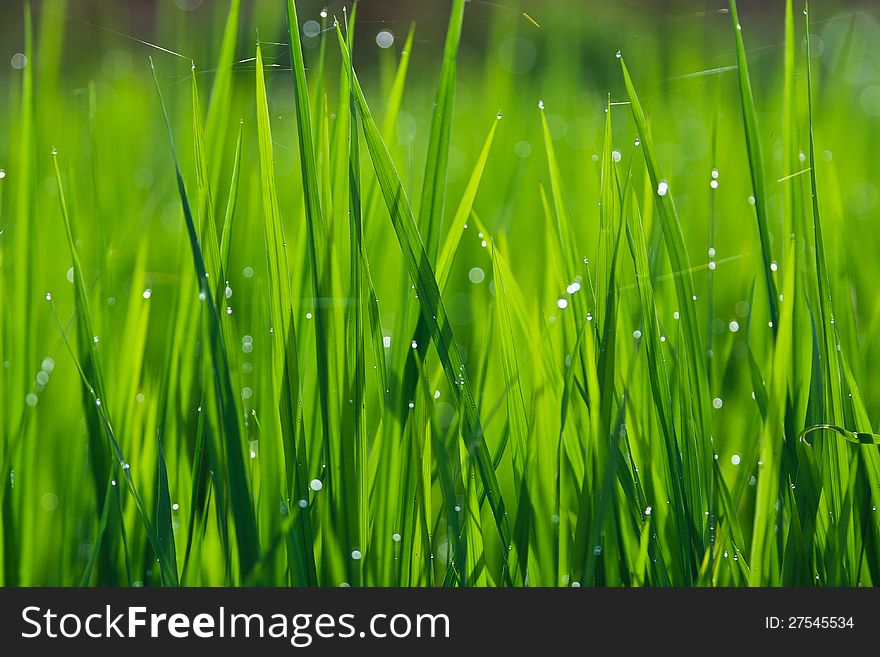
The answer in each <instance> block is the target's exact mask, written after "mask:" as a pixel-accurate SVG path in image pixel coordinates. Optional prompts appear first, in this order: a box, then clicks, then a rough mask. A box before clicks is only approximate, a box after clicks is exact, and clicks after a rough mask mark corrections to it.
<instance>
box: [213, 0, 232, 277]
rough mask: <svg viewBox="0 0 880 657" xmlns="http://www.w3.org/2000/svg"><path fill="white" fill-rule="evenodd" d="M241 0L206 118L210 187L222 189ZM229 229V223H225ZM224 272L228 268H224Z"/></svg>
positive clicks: (222, 51)
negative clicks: (221, 176)
mask: <svg viewBox="0 0 880 657" xmlns="http://www.w3.org/2000/svg"><path fill="white" fill-rule="evenodd" d="M240 13H241V0H231V2H230V3H229V13H228V14H227V15H226V26H225V27H224V28H223V38H222V40H221V41H220V51H219V53H218V55H217V66H216V69H215V74H214V86H213V87H212V88H211V98H210V100H209V102H208V116H207V119H206V120H205V141H206V143H207V145H208V156H209V159H208V161H209V162H210V163H211V167H210V168H211V178H210V188H211V189H213V190H217V189H219V186H220V173H221V170H222V167H221V163H222V162H223V149H224V147H225V145H226V135H227V132H228V131H229V113H230V109H231V107H232V88H233V84H232V73H233V67H234V66H235V46H236V42H237V41H238V24H239V14H240ZM223 230H224V231H225V230H226V224H225V223H224V224H223ZM224 271H226V270H225V269H224Z"/></svg>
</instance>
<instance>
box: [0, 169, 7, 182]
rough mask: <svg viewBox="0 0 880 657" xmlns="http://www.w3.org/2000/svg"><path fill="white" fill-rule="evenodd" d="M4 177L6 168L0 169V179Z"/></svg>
mask: <svg viewBox="0 0 880 657" xmlns="http://www.w3.org/2000/svg"><path fill="white" fill-rule="evenodd" d="M5 177H6V170H5V169H0V180H3V179H4V178H5Z"/></svg>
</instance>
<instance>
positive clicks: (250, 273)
mask: <svg viewBox="0 0 880 657" xmlns="http://www.w3.org/2000/svg"><path fill="white" fill-rule="evenodd" d="M241 275H242V276H244V277H245V278H253V277H254V268H253V267H245V268H244V269H242V270H241Z"/></svg>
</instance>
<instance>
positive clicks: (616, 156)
mask: <svg viewBox="0 0 880 657" xmlns="http://www.w3.org/2000/svg"><path fill="white" fill-rule="evenodd" d="M622 158H623V155H621V153H620V151H619V150H617V149H615V150H613V151H611V159H612V160H613V161H614V162H620V160H621V159H622Z"/></svg>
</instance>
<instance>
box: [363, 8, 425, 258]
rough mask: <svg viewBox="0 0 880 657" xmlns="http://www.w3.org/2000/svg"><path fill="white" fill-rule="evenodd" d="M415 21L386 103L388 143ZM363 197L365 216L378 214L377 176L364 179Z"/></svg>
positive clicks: (384, 124) (384, 126) (384, 122)
mask: <svg viewBox="0 0 880 657" xmlns="http://www.w3.org/2000/svg"><path fill="white" fill-rule="evenodd" d="M415 32H416V26H415V23H412V24H410V26H409V32H408V33H407V35H406V41H405V42H404V45H403V50H402V51H401V53H400V61H399V62H398V64H397V71H396V72H395V74H394V81H393V82H392V83H391V90H390V91H389V92H388V97H387V98H386V105H385V116H384V117H383V119H382V139H383V140H384V141H385V143H386V144H388V143H392V142H393V141H394V137H395V135H394V132H395V130H396V129H397V117H398V116H399V115H400V106H401V104H402V103H403V92H404V89H405V88H406V76H407V72H408V71H409V60H410V54H411V53H412V44H413V39H414V37H415ZM363 188H364V189H363V197H364V199H365V201H364V208H365V212H364V216H365V217H372V216H374V215H375V214H376V208H377V206H378V204H379V202H380V201H381V193H380V192H379V190H378V188H377V187H376V182H375V178H373V177H372V176H369V177H368V178H367V179H366V180H365V181H363ZM378 225H379V222H373V224H371V225H368V226H366V227H365V228H366V231H367V235H366V239H367V241H369V240H370V238H371V236H372V235H373V233H374V230H371V226H378Z"/></svg>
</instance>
